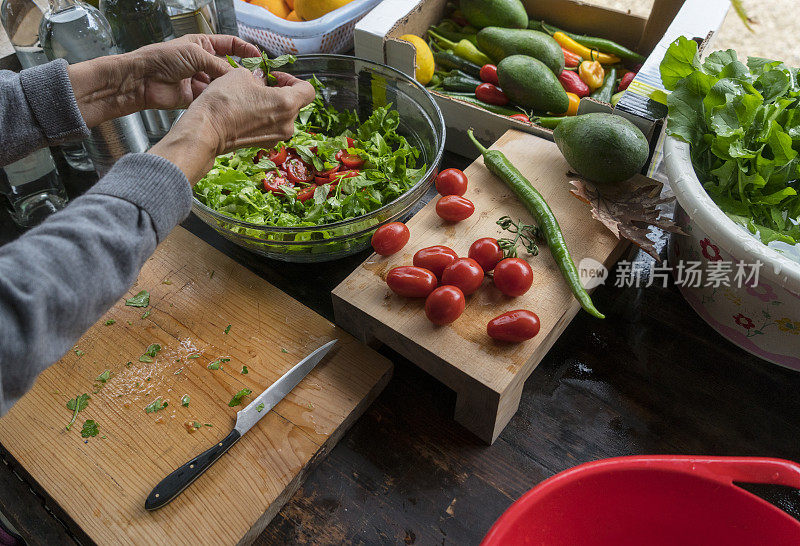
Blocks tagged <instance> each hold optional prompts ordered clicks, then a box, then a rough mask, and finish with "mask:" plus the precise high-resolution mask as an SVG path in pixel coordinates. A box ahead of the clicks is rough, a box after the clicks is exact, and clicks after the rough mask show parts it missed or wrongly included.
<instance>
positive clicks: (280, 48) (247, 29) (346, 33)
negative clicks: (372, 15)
mask: <svg viewBox="0 0 800 546" xmlns="http://www.w3.org/2000/svg"><path fill="white" fill-rule="evenodd" d="M380 2H381V0H353V1H352V2H350V3H349V4H346V5H344V6H342V7H341V8H339V9H336V10H333V11H332V12H330V13H326V14H325V15H323V16H322V17H320V18H318V19H314V20H312V21H303V22H301V23H297V22H294V21H287V20H285V19H281V18H280V17H278V16H276V15H274V14H272V13H271V12H270V11H269V10H267V9H265V8H262V7H261V6H255V5H252V4H248V3H247V2H244V0H234V9H235V10H236V20H237V23H238V26H239V36H241V37H242V38H244V39H245V40H249V41H251V42H253V43H256V44H258V45H260V46H261V47H263V48H264V49H265V50H266V51H267V52H268V53H269V54H270V55H272V56H275V55H282V54H284V53H292V54H295V55H303V54H306V53H342V52H345V51H348V50H349V49H352V48H353V29H354V28H355V26H356V23H358V22H359V21H360V20H361V18H362V17H364V16H365V15H366V14H367V13H369V12H370V10H372V8H374V7H375V6H377V5H378V4H380Z"/></svg>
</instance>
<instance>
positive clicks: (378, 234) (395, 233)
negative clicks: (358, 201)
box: [372, 222, 411, 256]
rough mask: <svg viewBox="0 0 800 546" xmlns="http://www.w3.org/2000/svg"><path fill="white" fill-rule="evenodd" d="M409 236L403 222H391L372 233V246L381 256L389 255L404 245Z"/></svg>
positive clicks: (398, 250)
mask: <svg viewBox="0 0 800 546" xmlns="http://www.w3.org/2000/svg"><path fill="white" fill-rule="evenodd" d="M409 237H411V233H410V232H409V231H408V227H407V226H406V225H405V224H404V223H403V222H391V223H389V224H386V225H384V226H381V227H379V228H378V229H377V230H376V231H375V233H374V234H373V235H372V248H373V249H375V252H377V253H378V254H380V255H381V256H391V255H392V254H394V253H395V252H400V250H401V249H402V248H403V247H404V246H406V243H407V242H408V239H409Z"/></svg>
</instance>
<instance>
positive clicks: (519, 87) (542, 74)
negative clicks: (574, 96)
mask: <svg viewBox="0 0 800 546" xmlns="http://www.w3.org/2000/svg"><path fill="white" fill-rule="evenodd" d="M497 79H498V80H500V87H501V88H502V89H503V92H504V93H505V94H506V96H507V97H508V98H509V99H510V100H511V102H513V103H515V104H517V105H519V106H522V107H523V108H531V109H533V110H534V111H535V112H552V113H553V114H556V115H558V114H562V113H564V112H566V111H567V108H568V107H569V98H568V97H567V92H566V91H564V88H563V87H562V86H561V83H560V82H559V81H558V78H556V75H555V74H553V71H552V70H550V68H549V67H548V66H547V65H546V64H544V63H543V62H542V61H540V60H539V59H535V58H533V57H529V56H527V55H511V56H509V57H506V58H505V59H503V60H502V61H500V62H499V63H497Z"/></svg>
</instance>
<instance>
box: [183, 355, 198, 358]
mask: <svg viewBox="0 0 800 546" xmlns="http://www.w3.org/2000/svg"><path fill="white" fill-rule="evenodd" d="M186 358H200V355H189V356H187V357H186Z"/></svg>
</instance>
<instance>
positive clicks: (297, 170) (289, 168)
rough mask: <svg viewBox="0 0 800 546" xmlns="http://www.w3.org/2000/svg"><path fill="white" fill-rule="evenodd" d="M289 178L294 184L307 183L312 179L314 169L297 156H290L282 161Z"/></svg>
mask: <svg viewBox="0 0 800 546" xmlns="http://www.w3.org/2000/svg"><path fill="white" fill-rule="evenodd" d="M284 167H285V168H286V174H287V176H288V177H289V180H291V181H292V182H294V183H295V184H300V183H307V182H311V181H312V180H314V171H313V169H311V168H310V167H309V166H308V165H306V164H305V163H304V162H303V160H302V159H300V158H299V157H292V158H290V159H288V160H286V163H284Z"/></svg>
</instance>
